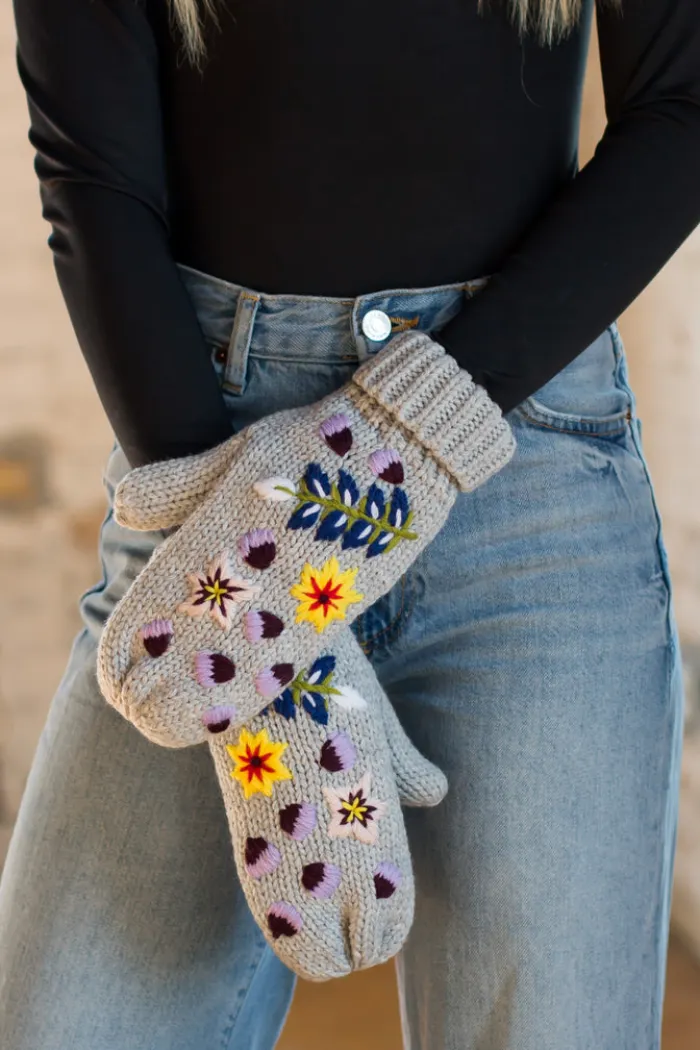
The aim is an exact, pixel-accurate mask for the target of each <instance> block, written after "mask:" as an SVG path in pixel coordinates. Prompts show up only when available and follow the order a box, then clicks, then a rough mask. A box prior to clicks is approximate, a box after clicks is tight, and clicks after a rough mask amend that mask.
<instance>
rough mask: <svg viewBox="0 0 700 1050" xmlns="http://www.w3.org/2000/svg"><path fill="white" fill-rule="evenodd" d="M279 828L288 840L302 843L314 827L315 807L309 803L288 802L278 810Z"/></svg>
mask: <svg viewBox="0 0 700 1050" xmlns="http://www.w3.org/2000/svg"><path fill="white" fill-rule="evenodd" d="M280 827H281V829H282V831H283V832H284V833H285V835H288V836H289V837H290V839H294V840H295V841H296V842H303V841H304V839H305V838H307V837H308V836H309V835H310V834H311V832H312V831H313V830H314V828H315V827H316V807H315V806H312V805H311V803H310V802H290V803H289V805H288V806H285V807H284V809H281V810H280Z"/></svg>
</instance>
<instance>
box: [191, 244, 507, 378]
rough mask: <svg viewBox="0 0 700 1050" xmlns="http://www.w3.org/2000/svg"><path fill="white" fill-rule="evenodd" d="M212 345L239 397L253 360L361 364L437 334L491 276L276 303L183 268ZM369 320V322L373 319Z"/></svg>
mask: <svg viewBox="0 0 700 1050" xmlns="http://www.w3.org/2000/svg"><path fill="white" fill-rule="evenodd" d="M178 267H179V270H180V274H181V277H182V280H183V281H184V283H185V286H186V287H187V290H188V292H189V294H190V297H191V298H192V301H193V303H194V306H195V309H196V311H197V315H198V317H199V321H200V325H201V326H202V330H203V332H204V336H205V338H206V340H207V342H208V343H210V344H212V345H214V346H219V347H222V348H223V349H224V350H225V353H222V360H225V374H224V377H223V382H224V386H225V387H227V388H229V389H231V390H233V391H236V392H238V393H240V392H241V391H242V389H243V387H244V386H245V376H246V368H247V362H248V358H249V357H259V358H267V359H268V360H270V359H273V360H274V359H277V360H283V361H293V360H299V361H302V360H303V361H306V362H313V361H314V360H318V361H324V362H325V363H332V362H345V363H347V362H353V361H356V362H358V363H359V362H360V361H364V360H366V359H367V358H368V357H370V356H371V355H372V354H375V353H377V352H378V351H379V350H381V349H382V347H383V346H384V345H385V343H386V342H387V340H388V339H389V338H390V337H391V336H393V335H395V334H396V333H397V332H402V331H405V330H407V329H412V328H418V329H420V330H421V331H425V332H432V333H436V332H437V331H439V330H440V328H442V327H443V326H444V325H446V324H447V322H448V321H449V320H451V318H453V317H454V316H455V315H456V314H457V313H459V311H460V309H461V308H462V306H463V305H464V303H465V301H466V300H468V299H470V298H471V297H472V296H473V295H475V294H476V292H477V291H479V289H481V288H483V286H484V285H485V284H486V282H487V281H488V280H489V276H484V277H476V278H472V279H470V280H466V281H456V282H454V283H452V284H440V285H434V286H433V287H427V288H389V289H384V290H381V291H376V292H368V293H367V294H365V295H358V296H356V297H355V298H334V297H332V296H316V295H294V294H284V295H272V294H268V293H266V292H258V291H255V290H254V289H252V288H246V287H245V286H243V285H240V284H235V283H233V282H231V281H225V280H222V279H221V278H218V277H213V276H211V275H210V274H206V273H202V272H200V271H199V270H195V269H193V268H192V267H190V266H185V265H184V264H183V263H180V264H178ZM368 315H369V316H368Z"/></svg>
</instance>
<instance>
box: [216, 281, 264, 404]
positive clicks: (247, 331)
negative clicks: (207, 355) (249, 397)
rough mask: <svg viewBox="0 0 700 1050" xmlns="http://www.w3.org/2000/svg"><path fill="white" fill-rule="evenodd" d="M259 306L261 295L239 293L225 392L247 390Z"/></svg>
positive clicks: (229, 349)
mask: <svg viewBox="0 0 700 1050" xmlns="http://www.w3.org/2000/svg"><path fill="white" fill-rule="evenodd" d="M259 305H260V296H259V295H254V294H253V293H252V292H247V291H245V290H243V291H241V292H240V293H239V296H238V301H237V303H236V316H235V317H234V319H233V328H232V329H231V338H230V339H229V343H228V354H227V355H226V368H225V369H224V379H223V383H222V386H223V388H224V390H230V391H231V392H232V393H234V394H242V393H243V392H244V390H245V383H246V374H247V371H248V352H249V350H250V340H251V337H252V335H253V323H254V321H255V315H256V314H257V312H258V306H259Z"/></svg>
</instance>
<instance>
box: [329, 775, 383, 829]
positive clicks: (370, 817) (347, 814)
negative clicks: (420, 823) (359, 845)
mask: <svg viewBox="0 0 700 1050" xmlns="http://www.w3.org/2000/svg"><path fill="white" fill-rule="evenodd" d="M323 793H324V795H325V796H326V802H327V803H328V807H329V809H330V811H331V814H332V819H331V822H330V824H329V825H328V834H329V835H331V836H332V837H333V838H351V837H352V836H354V837H355V838H356V839H357V840H358V841H359V842H364V843H366V844H367V845H368V846H372V845H374V843H375V842H376V841H377V830H378V829H377V821H378V820H379V819H380V818H381V817H383V816H384V814H385V813H386V802H380V801H379V799H377V798H371V797H370V774H369V773H365V775H364V776H363V777H362V779H361V780H360V781H359V782H358V783H357V784H355V785H354V786H353V787H351V788H338V789H335V788H329V787H324V789H323Z"/></svg>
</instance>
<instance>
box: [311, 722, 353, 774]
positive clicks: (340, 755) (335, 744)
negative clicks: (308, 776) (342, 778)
mask: <svg viewBox="0 0 700 1050" xmlns="http://www.w3.org/2000/svg"><path fill="white" fill-rule="evenodd" d="M356 759H357V752H356V751H355V745H354V744H353V742H352V740H351V739H350V737H349V736H348V735H347V733H343V732H342V731H341V730H338V731H337V732H336V733H332V734H331V736H329V737H328V739H327V740H324V742H323V746H322V747H321V757H320V759H319V765H320V766H322V767H323V769H326V770H328V772H329V773H342V772H344V771H345V770H346V769H352V767H353V766H354V765H355V760H356Z"/></svg>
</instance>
